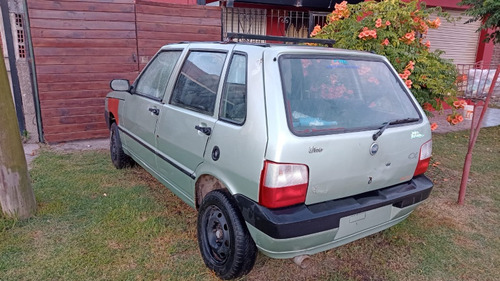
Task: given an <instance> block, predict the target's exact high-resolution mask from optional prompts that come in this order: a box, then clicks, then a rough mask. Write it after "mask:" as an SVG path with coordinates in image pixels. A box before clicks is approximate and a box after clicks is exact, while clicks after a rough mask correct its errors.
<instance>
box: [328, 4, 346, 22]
mask: <svg viewBox="0 0 500 281" xmlns="http://www.w3.org/2000/svg"><path fill="white" fill-rule="evenodd" d="M350 14H351V12H349V9H348V8H347V1H342V3H340V4H335V10H333V12H332V16H331V17H330V21H332V22H333V21H338V20H340V19H342V18H345V19H346V18H348V17H349V15H350Z"/></svg>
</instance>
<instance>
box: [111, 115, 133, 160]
mask: <svg viewBox="0 0 500 281" xmlns="http://www.w3.org/2000/svg"><path fill="white" fill-rule="evenodd" d="M109 151H110V153H111V162H113V165H115V167H116V168H117V169H123V168H126V167H130V166H132V165H133V164H134V161H133V160H132V158H130V156H128V155H127V154H125V152H124V151H123V148H122V141H121V140H120V135H119V132H118V126H117V125H116V123H113V124H111V128H110V139H109Z"/></svg>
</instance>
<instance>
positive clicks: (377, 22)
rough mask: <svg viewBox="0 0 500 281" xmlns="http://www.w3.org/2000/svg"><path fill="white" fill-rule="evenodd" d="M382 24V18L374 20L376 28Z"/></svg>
mask: <svg viewBox="0 0 500 281" xmlns="http://www.w3.org/2000/svg"><path fill="white" fill-rule="evenodd" d="M381 26H382V19H381V18H378V19H377V20H376V21H375V27H376V28H380V27H381Z"/></svg>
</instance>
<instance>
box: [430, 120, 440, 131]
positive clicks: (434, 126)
mask: <svg viewBox="0 0 500 281" xmlns="http://www.w3.org/2000/svg"><path fill="white" fill-rule="evenodd" d="M437 128H438V124H436V122H434V123H432V124H431V131H434V130H436V129H437Z"/></svg>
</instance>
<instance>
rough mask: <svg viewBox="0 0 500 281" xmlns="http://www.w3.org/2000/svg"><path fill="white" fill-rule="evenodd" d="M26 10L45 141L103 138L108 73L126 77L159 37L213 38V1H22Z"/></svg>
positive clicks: (217, 30) (216, 34)
mask: <svg viewBox="0 0 500 281" xmlns="http://www.w3.org/2000/svg"><path fill="white" fill-rule="evenodd" d="M135 2H136V3H135ZM28 12H29V17H30V27H31V36H32V43H33V51H34V59H35V65H36V75H37V82H38V91H39V97H40V107H41V115H42V116H41V117H42V126H43V133H44V138H45V141H46V142H48V143H56V142H63V141H72V140H81V139H91V138H103V137H107V136H108V130H107V128H106V125H105V120H104V115H103V114H104V97H105V96H106V94H107V93H108V92H109V91H110V89H109V82H110V80H112V79H115V78H126V79H129V80H131V81H133V79H135V77H136V76H137V74H138V73H139V71H140V70H141V69H142V68H143V67H144V66H145V65H146V63H147V62H148V60H149V59H150V58H151V57H152V56H153V55H154V53H155V52H156V51H157V50H158V48H159V47H161V46H162V45H164V44H167V43H172V42H180V41H207V40H210V41H217V40H220V39H221V21H220V17H221V13H220V9H219V8H218V7H205V6H194V5H178V4H164V3H155V2H151V1H145V0H137V1H133V0H65V1H47V0H28Z"/></svg>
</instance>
